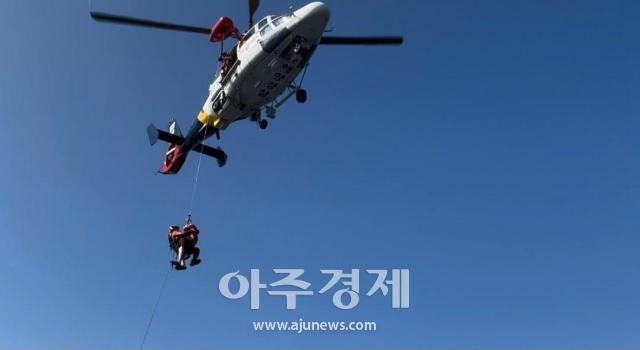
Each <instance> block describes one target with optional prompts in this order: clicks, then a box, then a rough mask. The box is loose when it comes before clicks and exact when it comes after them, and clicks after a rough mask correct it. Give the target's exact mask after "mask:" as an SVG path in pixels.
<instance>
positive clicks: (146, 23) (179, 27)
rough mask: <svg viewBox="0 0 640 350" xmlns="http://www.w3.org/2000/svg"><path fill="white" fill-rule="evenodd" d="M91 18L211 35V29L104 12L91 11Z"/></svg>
mask: <svg viewBox="0 0 640 350" xmlns="http://www.w3.org/2000/svg"><path fill="white" fill-rule="evenodd" d="M91 18H93V19H94V20H96V21H100V22H109V23H117V24H127V25H133V26H141V27H148V28H157V29H166V30H176V31H180V32H189V33H198V34H209V33H211V28H204V27H194V26H186V25H182V24H175V23H167V22H158V21H152V20H148V19H141V18H135V17H127V16H120V15H112V14H110V13H104V12H94V11H91Z"/></svg>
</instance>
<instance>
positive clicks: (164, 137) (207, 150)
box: [147, 124, 227, 167]
mask: <svg viewBox="0 0 640 350" xmlns="http://www.w3.org/2000/svg"><path fill="white" fill-rule="evenodd" d="M147 135H148V136H149V143H151V145H152V146H153V145H155V144H156V142H158V140H160V141H164V142H168V143H170V144H174V145H178V146H179V145H182V144H183V143H184V138H183V137H180V136H178V135H174V134H172V133H169V132H166V131H163V130H160V129H157V128H156V127H155V125H153V124H149V126H148V127H147ZM192 150H193V151H196V152H198V153H202V154H204V155H205V156H209V157H213V158H215V159H216V160H217V161H218V166H220V167H222V166H224V165H225V164H226V163H227V154H226V153H224V151H223V150H222V149H220V147H217V148H213V147H210V146H207V145H203V144H201V143H199V144H197V145H195V146H194V147H193V149H192ZM186 151H187V152H188V151H189V150H186Z"/></svg>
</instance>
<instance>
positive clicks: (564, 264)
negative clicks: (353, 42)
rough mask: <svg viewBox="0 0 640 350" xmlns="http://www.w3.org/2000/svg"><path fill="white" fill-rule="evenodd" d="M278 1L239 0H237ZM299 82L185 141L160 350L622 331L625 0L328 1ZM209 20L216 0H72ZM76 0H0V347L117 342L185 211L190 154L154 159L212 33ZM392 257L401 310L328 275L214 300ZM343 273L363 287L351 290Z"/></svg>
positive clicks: (447, 344)
mask: <svg viewBox="0 0 640 350" xmlns="http://www.w3.org/2000/svg"><path fill="white" fill-rule="evenodd" d="M302 4H303V2H300V1H293V2H286V1H275V0H273V1H263V4H262V7H261V9H260V10H259V13H258V17H260V16H263V15H266V14H271V13H280V12H284V11H286V10H287V8H288V7H289V5H294V6H296V7H297V6H300V5H302ZM327 4H328V5H329V6H330V7H331V10H332V19H331V23H330V26H333V27H335V32H334V34H335V35H375V34H403V35H404V36H405V41H406V44H405V45H404V46H402V47H400V48H338V47H322V48H320V49H319V50H318V51H317V53H316V55H315V56H314V58H313V60H312V65H311V69H310V71H309V72H308V74H307V77H306V78H305V84H306V88H307V89H308V90H309V101H308V102H307V104H305V105H298V104H296V103H295V102H292V103H290V104H287V105H286V106H285V107H284V108H283V109H282V110H281V111H280V112H279V116H278V119H276V120H275V121H274V122H272V123H271V125H270V127H269V129H267V130H266V131H261V130H259V129H258V128H257V127H256V126H255V125H253V124H251V123H238V124H234V125H233V126H232V127H231V128H229V129H228V130H227V131H226V132H224V133H223V135H222V141H221V142H220V145H221V146H222V147H223V148H224V149H225V150H226V151H227V152H228V153H229V155H230V157H229V162H228V165H227V166H226V167H225V168H223V169H218V168H217V166H216V165H215V162H214V161H212V160H209V159H206V160H204V161H203V166H202V169H201V173H200V182H199V185H198V192H197V195H196V199H195V204H194V211H193V214H194V220H195V221H196V223H197V224H198V225H199V226H200V227H201V230H202V234H201V242H200V244H201V247H202V250H203V259H204V263H203V264H202V265H201V266H199V267H198V268H195V269H190V270H187V272H185V273H172V274H171V275H170V276H169V280H168V283H167V287H166V290H165V293H164V295H163V298H162V300H161V303H160V306H159V308H158V312H157V314H156V318H155V321H154V324H153V327H152V329H151V332H150V334H149V338H148V340H147V345H146V348H149V349H175V348H176V347H179V348H198V349H208V348H228V349H247V348H270V349H273V348H308V349H319V348H332V347H339V348H364V347H367V348H422V347H424V348H449V349H451V348H453V349H467V348H502V349H506V348H538V349H542V348H554V349H573V348H591V349H604V348H607V349H610V348H630V347H637V346H639V345H640V335H639V333H638V332H637V328H638V324H640V316H639V315H640V312H639V311H640V299H639V298H638V295H640V258H638V250H639V249H640V237H639V236H638V232H639V231H640V224H639V223H638V212H639V210H640V201H639V198H640V188H639V185H638V179H639V178H640V160H639V159H640V157H639V154H640V140H639V139H638V137H637V135H638V132H639V131H640V117H639V116H640V102H639V100H638V98H637V96H638V91H640V69H639V68H640V67H639V64H638V62H640V46H638V37H639V35H640V23H638V21H637V18H638V15H640V5H638V4H637V3H636V2H634V1H608V2H600V1H556V2H533V1H512V2H508V3H505V2H502V1H483V2H476V1H432V2H428V1H403V2H401V3H400V5H399V4H398V3H397V2H395V1H377V2H375V3H373V2H371V3H369V2H367V3H366V5H364V4H363V2H360V1H327ZM91 6H92V7H93V8H94V9H96V10H103V11H110V12H116V13H122V14H127V15H132V16H141V17H142V16H144V17H149V18H155V19H159V20H168V21H173V22H179V23H185V24H193V25H203V26H208V25H211V24H212V23H213V22H214V21H215V20H216V19H217V18H218V17H219V16H221V15H227V16H231V17H232V18H234V19H235V20H236V22H237V24H238V25H239V26H241V27H243V26H244V23H245V22H246V14H245V10H246V9H245V4H244V3H240V4H239V3H236V2H233V1H215V2H214V1H204V0H198V1H189V2H181V1H165V0H163V1H148V0H145V1H142V0H140V1H135V2H128V1H94V2H93V4H92V5H91ZM88 9H89V6H88V4H87V2H86V1H65V2H49V1H17V0H9V1H3V2H1V3H0V45H1V47H2V54H1V55H0V77H1V79H0V116H1V118H2V128H3V133H2V137H1V138H0V147H1V148H2V149H3V151H4V152H3V164H4V165H3V169H4V171H2V172H0V183H1V185H0V186H1V191H0V193H1V196H0V219H1V222H2V223H3V224H4V227H5V229H4V230H2V233H0V237H2V241H3V242H4V247H5V248H4V249H3V251H2V257H3V261H4V262H5V263H4V264H1V265H0V281H2V282H1V283H0V348H3V349H66V348H86V349H134V348H137V346H138V345H139V343H140V340H141V337H142V334H143V332H144V328H145V326H146V323H147V320H148V317H149V314H150V312H151V309H152V307H153V303H154V301H155V298H156V296H157V293H158V289H159V287H160V283H161V281H162V278H163V276H164V274H165V272H166V269H167V260H168V258H169V251H168V249H167V247H166V238H165V234H166V232H165V230H166V227H167V225H169V224H171V223H180V222H181V221H182V220H183V219H184V216H185V215H186V212H187V209H188V208H187V207H188V205H189V199H190V195H191V186H192V185H193V179H194V176H195V170H196V163H197V158H196V157H193V156H192V157H191V158H190V159H189V160H188V162H187V164H186V165H185V168H184V169H183V171H182V173H181V174H179V175H178V176H173V177H163V176H157V175H155V174H154V172H155V171H156V170H157V169H158V167H159V166H160V162H161V157H162V153H163V151H164V146H156V147H149V145H148V142H147V139H146V135H145V127H146V126H147V124H148V123H150V122H154V123H155V124H156V125H165V123H166V121H167V120H168V119H169V118H171V117H176V118H178V120H179V121H180V123H181V124H182V125H183V129H186V127H187V126H188V125H189V124H190V123H191V121H192V118H193V117H195V115H196V114H197V113H198V111H199V109H200V107H201V106H202V103H203V101H204V99H205V98H206V94H207V88H208V84H209V83H210V80H211V78H212V74H213V72H214V71H215V64H216V63H217V56H216V54H217V52H218V47H217V46H214V45H211V44H210V43H208V41H207V38H206V37H203V36H199V35H190V34H184V33H172V32H165V31H153V30H145V29H140V28H131V27H122V26H113V25H105V24H101V23H95V22H92V21H91V20H90V18H89V15H88ZM251 268H259V269H261V270H262V271H263V273H264V274H265V277H266V279H267V282H269V281H268V278H269V276H270V275H269V273H268V272H269V270H270V269H273V268H304V269H305V270H306V271H307V274H306V275H305V277H308V278H307V280H308V281H309V282H311V283H312V286H313V287H312V288H313V289H314V290H319V289H320V287H321V286H322V285H323V283H324V282H326V278H325V277H323V276H321V275H320V273H319V270H320V269H321V268H336V269H345V270H349V269H351V268H360V269H363V270H364V269H367V268H368V269H374V268H381V269H392V268H409V269H410V270H411V308H410V309H408V310H393V309H391V307H390V300H389V298H388V297H387V298H382V297H380V296H378V297H371V298H363V299H362V300H361V302H360V305H359V306H358V307H357V308H356V309H354V310H351V311H340V310H337V309H335V308H334V307H333V305H332V304H331V299H330V296H329V295H319V296H314V297H311V298H309V299H304V298H302V299H300V300H299V302H298V309H297V310H296V311H286V310H285V309H284V302H283V300H281V298H275V297H269V296H266V295H263V297H262V301H263V303H261V304H262V305H261V309H260V310H259V311H252V310H250V309H249V301H248V297H245V298H243V299H241V300H239V301H232V300H227V299H225V298H223V297H222V296H220V294H219V293H218V290H217V285H218V281H219V279H220V278H221V277H222V276H223V275H224V274H226V273H228V272H232V271H237V270H240V271H241V273H243V274H245V275H248V273H249V269H251ZM367 287H368V285H367V286H365V285H364V282H363V287H362V288H363V289H365V288H367ZM300 317H302V318H304V319H305V320H319V321H322V320H346V321H350V320H356V321H357V320H363V321H370V320H372V321H377V323H378V331H377V332H375V333H365V334H362V333H350V334H344V333H331V334H304V335H294V334H282V333H280V334H269V333H257V332H254V331H253V330H252V329H251V321H260V320H297V319H298V318H300Z"/></svg>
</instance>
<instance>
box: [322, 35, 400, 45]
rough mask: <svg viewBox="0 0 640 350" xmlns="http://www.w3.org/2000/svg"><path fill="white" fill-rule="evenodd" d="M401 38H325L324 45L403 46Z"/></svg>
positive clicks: (323, 38) (323, 39)
mask: <svg viewBox="0 0 640 350" xmlns="http://www.w3.org/2000/svg"><path fill="white" fill-rule="evenodd" d="M403 42H404V38H402V37H401V36H323V37H322V38H321V39H320V44H323V45H401V44H402V43H403Z"/></svg>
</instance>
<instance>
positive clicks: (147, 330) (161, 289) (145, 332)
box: [140, 267, 171, 350]
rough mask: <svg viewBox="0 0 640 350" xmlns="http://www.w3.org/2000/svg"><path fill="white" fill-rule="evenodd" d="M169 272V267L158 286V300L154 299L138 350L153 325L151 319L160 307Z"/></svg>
mask: <svg viewBox="0 0 640 350" xmlns="http://www.w3.org/2000/svg"><path fill="white" fill-rule="evenodd" d="M169 272H171V267H169V269H168V270H167V273H166V274H165V275H164V280H162V285H161V286H160V293H158V299H156V304H155V305H154V306H153V311H152V312H151V317H150V318H149V322H148V323H147V329H145V331H144V336H143V337H142V343H140V350H142V349H143V348H144V343H145V342H146V341H147V336H148V335H149V330H150V329H151V324H152V323H153V319H154V318H155V316H156V311H157V310H158V305H160V299H161V298H162V294H163V292H164V287H165V285H166V284H167V279H169Z"/></svg>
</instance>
